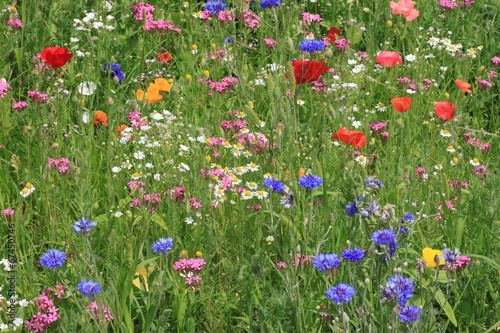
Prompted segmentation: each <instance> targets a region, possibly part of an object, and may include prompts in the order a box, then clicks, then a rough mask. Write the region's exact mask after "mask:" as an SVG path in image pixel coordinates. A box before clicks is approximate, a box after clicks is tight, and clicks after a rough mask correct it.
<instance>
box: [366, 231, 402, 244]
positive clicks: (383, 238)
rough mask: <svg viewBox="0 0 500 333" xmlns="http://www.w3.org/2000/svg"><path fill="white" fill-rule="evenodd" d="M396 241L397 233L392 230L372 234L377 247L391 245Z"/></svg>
mask: <svg viewBox="0 0 500 333" xmlns="http://www.w3.org/2000/svg"><path fill="white" fill-rule="evenodd" d="M395 239H396V232H395V231H394V230H392V229H383V230H377V231H375V232H374V233H373V234H372V241H374V242H375V244H377V245H384V244H391V243H393V242H394V240H395Z"/></svg>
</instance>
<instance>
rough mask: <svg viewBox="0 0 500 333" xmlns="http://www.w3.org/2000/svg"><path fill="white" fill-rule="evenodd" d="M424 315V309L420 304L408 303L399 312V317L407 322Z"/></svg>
mask: <svg viewBox="0 0 500 333" xmlns="http://www.w3.org/2000/svg"><path fill="white" fill-rule="evenodd" d="M421 316H422V310H420V308H419V307H418V306H415V305H408V306H405V307H404V308H402V309H401V311H400V312H399V319H401V321H403V322H405V323H412V322H414V321H417V320H419V319H420V317H421Z"/></svg>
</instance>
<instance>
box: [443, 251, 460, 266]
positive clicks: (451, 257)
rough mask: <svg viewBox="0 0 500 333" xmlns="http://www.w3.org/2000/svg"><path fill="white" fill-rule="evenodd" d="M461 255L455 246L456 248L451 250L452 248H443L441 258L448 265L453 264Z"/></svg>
mask: <svg viewBox="0 0 500 333" xmlns="http://www.w3.org/2000/svg"><path fill="white" fill-rule="evenodd" d="M459 256H460V250H459V249H457V248H455V250H453V251H452V250H451V249H450V248H445V249H443V252H442V255H441V260H443V261H444V262H445V263H446V266H453V265H454V264H455V263H456V262H457V260H458V257H459Z"/></svg>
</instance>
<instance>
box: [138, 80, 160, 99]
mask: <svg viewBox="0 0 500 333" xmlns="http://www.w3.org/2000/svg"><path fill="white" fill-rule="evenodd" d="M135 96H136V98H137V100H139V101H141V102H142V101H144V102H147V103H149V104H153V103H156V102H158V101H159V100H160V99H162V98H163V96H162V95H160V89H159V88H158V86H156V85H155V84H154V83H150V84H149V87H148V90H147V91H146V93H144V90H142V89H139V90H137V91H136V93H135Z"/></svg>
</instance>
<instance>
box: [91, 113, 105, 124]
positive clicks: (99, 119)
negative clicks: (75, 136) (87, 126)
mask: <svg viewBox="0 0 500 333" xmlns="http://www.w3.org/2000/svg"><path fill="white" fill-rule="evenodd" d="M99 123H102V124H103V125H104V126H108V115H107V114H106V113H105V112H102V111H97V112H96V113H94V120H93V121H92V124H94V125H97V124H99Z"/></svg>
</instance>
